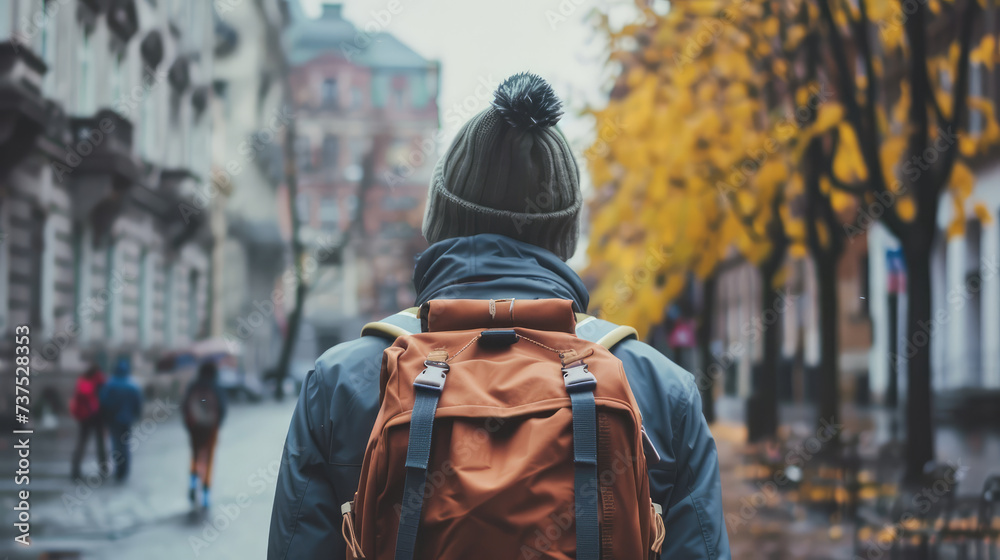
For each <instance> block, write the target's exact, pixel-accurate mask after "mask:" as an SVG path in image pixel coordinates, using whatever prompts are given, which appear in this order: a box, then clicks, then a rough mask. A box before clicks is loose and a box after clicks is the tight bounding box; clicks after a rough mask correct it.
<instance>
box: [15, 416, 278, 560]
mask: <svg viewBox="0 0 1000 560" xmlns="http://www.w3.org/2000/svg"><path fill="white" fill-rule="evenodd" d="M294 402H295V401H294V399H287V400H286V401H285V402H283V403H274V402H271V401H268V402H264V403H259V404H250V405H244V404H239V405H234V406H232V407H231V410H230V415H229V417H228V418H227V420H226V424H225V425H224V426H223V428H222V431H221V432H220V435H219V448H218V449H217V452H216V462H215V468H214V470H215V475H214V477H213V478H214V483H213V490H212V498H213V508H212V510H210V513H209V515H208V516H205V515H201V514H197V513H192V511H191V507H190V505H189V504H188V500H187V486H188V461H189V457H190V455H189V453H190V452H189V450H188V449H189V448H188V439H187V434H186V433H185V431H184V428H183V426H182V425H181V422H180V418H179V414H178V413H177V411H176V410H174V411H173V412H170V413H168V411H169V410H170V408H169V406H165V407H164V408H163V409H162V411H161V413H160V414H159V415H156V414H153V415H152V417H148V418H147V420H146V421H144V422H143V423H140V424H138V425H136V427H135V428H134V436H135V438H134V444H133V445H134V447H135V449H134V451H133V466H132V476H131V478H130V479H129V480H128V481H127V482H125V483H124V484H117V483H116V482H114V480H113V479H107V480H106V479H102V478H101V477H100V476H99V475H98V474H97V463H96V461H95V460H94V451H93V447H92V446H91V447H90V448H89V449H88V455H87V458H88V461H86V462H85V464H84V469H83V471H84V475H85V476H84V478H85V481H84V482H83V483H78V482H73V481H71V480H70V479H69V466H70V465H69V457H70V454H71V453H72V448H73V445H74V444H75V431H74V430H73V428H75V426H73V425H72V423H71V422H69V423H65V425H64V426H61V427H60V428H59V429H57V430H56V431H54V432H48V433H40V434H36V436H35V437H36V439H33V441H32V455H31V459H32V462H31V484H30V490H31V510H30V512H31V537H32V545H31V546H30V547H28V549H27V550H25V549H24V548H23V547H21V546H20V545H16V546H15V545H13V544H12V543H13V540H12V539H13V533H12V530H13V523H14V519H13V517H12V514H13V513H14V511H13V509H12V508H13V505H14V504H13V501H12V500H13V496H14V493H13V490H14V486H13V478H12V477H7V476H4V477H3V478H0V507H2V508H3V509H2V513H0V523H2V524H3V529H2V530H0V536H2V539H3V540H2V542H0V558H5V557H7V556H9V558H10V560H15V559H18V560H20V559H22V558H24V559H29V558H30V559H32V560H35V559H38V558H40V557H41V554H42V553H43V552H48V553H60V554H66V556H57V557H59V558H82V559H94V560H117V559H122V560H132V559H137V558H142V559H144V560H147V559H148V560H159V559H163V560H179V559H186V558H198V559H209V560H229V559H233V560H235V559H243V558H258V557H261V555H262V553H261V551H262V550H264V549H265V548H266V542H267V530H266V527H268V525H269V520H270V513H271V502H272V500H273V492H274V483H275V480H276V475H277V470H278V466H279V464H280V456H281V448H282V444H283V442H284V437H285V433H286V431H287V428H288V420H289V418H290V417H291V412H292V408H293V407H294ZM150 412H152V411H151V410H150V409H149V408H147V414H149V413H150ZM248 434H252V436H251V437H247V435H248ZM9 445H10V442H9V440H8V439H7V438H3V439H0V452H2V457H3V459H2V460H0V468H3V469H5V472H8V471H9V472H13V470H11V469H12V463H11V462H10V458H11V454H10V453H9V452H8V447H9ZM91 445H93V443H92V442H91ZM238 497H244V498H245V499H242V500H239V501H238ZM220 516H221V517H220ZM192 539H193V540H192Z"/></svg>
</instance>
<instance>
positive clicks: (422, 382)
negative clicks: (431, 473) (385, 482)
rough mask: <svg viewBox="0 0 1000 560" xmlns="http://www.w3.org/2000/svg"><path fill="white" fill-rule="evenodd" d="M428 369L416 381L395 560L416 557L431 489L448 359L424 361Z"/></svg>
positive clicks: (414, 383) (406, 559)
mask: <svg viewBox="0 0 1000 560" xmlns="http://www.w3.org/2000/svg"><path fill="white" fill-rule="evenodd" d="M424 365H425V366H426V369H424V371H423V372H422V373H421V374H420V375H418V376H417V378H416V379H415V380H414V381H413V390H414V397H415V400H414V402H413V412H412V413H411V414H412V415H411V416H410V441H409V443H408V444H407V447H406V479H405V481H404V482H403V503H402V508H401V510H400V514H399V529H398V532H397V533H396V554H395V556H394V558H395V560H413V559H414V558H416V548H417V533H418V532H419V529H420V512H421V511H423V508H424V493H425V492H426V490H427V466H428V464H429V463H430V458H431V435H432V434H433V433H434V414H435V412H436V411H437V405H438V398H439V397H440V396H441V390H442V389H443V388H444V382H445V379H446V377H447V374H448V364H447V363H445V362H432V361H427V362H424Z"/></svg>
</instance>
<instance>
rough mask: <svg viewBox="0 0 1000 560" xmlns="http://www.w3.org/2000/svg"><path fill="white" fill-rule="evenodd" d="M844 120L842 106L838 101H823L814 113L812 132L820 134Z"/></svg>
mask: <svg viewBox="0 0 1000 560" xmlns="http://www.w3.org/2000/svg"><path fill="white" fill-rule="evenodd" d="M843 120H844V108H843V107H842V106H841V105H840V104H839V103H824V104H823V105H822V106H821V107H820V108H819V111H818V112H817V114H816V121H815V122H814V123H813V125H812V131H811V132H812V133H813V134H822V133H824V132H826V131H827V130H830V129H831V128H833V127H835V126H838V125H839V124H840V123H841V122H843Z"/></svg>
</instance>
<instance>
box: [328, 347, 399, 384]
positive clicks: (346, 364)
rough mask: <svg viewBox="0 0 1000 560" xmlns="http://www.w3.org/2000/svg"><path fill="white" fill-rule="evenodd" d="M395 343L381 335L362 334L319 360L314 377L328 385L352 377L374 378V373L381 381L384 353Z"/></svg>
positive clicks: (331, 350) (333, 349)
mask: <svg viewBox="0 0 1000 560" xmlns="http://www.w3.org/2000/svg"><path fill="white" fill-rule="evenodd" d="M391 344H392V341H390V340H388V339H387V338H384V337H380V336H362V337H360V338H356V339H354V340H349V341H346V342H342V343H340V344H337V345H336V346H333V347H331V348H329V349H328V350H327V351H326V352H323V354H321V355H320V357H319V358H317V359H316V364H315V367H314V369H313V373H312V374H311V375H310V377H311V380H312V382H313V383H316V384H319V385H325V386H327V387H328V388H332V387H334V386H336V385H338V384H342V383H344V381H345V380H349V378H353V377H361V376H363V377H370V376H371V375H372V373H374V375H375V379H376V380H377V379H378V373H379V371H380V368H381V365H382V352H383V351H384V350H385V349H386V348H388V347H389V346H390V345H391Z"/></svg>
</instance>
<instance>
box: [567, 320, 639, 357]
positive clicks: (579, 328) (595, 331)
mask: <svg viewBox="0 0 1000 560" xmlns="http://www.w3.org/2000/svg"><path fill="white" fill-rule="evenodd" d="M576 336H578V337H580V338H582V339H584V340H589V341H590V342H593V343H596V344H600V345H601V346H603V347H605V348H607V349H608V350H610V349H612V348H614V347H615V345H616V344H618V343H619V342H621V341H623V340H626V339H629V338H634V339H636V340H638V339H639V333H638V332H636V330H635V329H633V328H632V327H627V326H623V325H616V324H614V323H612V322H611V321H605V320H604V319H598V318H597V317H594V316H593V315H587V314H585V313H577V314H576Z"/></svg>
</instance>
